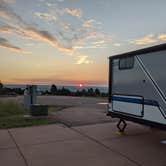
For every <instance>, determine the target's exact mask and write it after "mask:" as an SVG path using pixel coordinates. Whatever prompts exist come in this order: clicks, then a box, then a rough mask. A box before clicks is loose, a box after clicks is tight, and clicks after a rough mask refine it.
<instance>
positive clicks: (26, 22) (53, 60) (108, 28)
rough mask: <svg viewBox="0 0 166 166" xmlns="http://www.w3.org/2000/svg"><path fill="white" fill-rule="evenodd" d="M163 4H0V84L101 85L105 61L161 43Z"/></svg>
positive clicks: (136, 0) (10, 0) (139, 0)
mask: <svg viewBox="0 0 166 166" xmlns="http://www.w3.org/2000/svg"><path fill="white" fill-rule="evenodd" d="M165 6H166V1H164V0H158V1H155V0H146V1H144V0H125V1H123V0H102V1H101V0H28V1H26V0H0V58H1V61H0V70H1V71H3V72H1V73H0V80H1V81H2V82H4V83H20V84H22V83H24V84H27V83H36V84H51V83H55V84H79V83H83V84H86V85H89V84H90V85H106V84H107V78H108V59H107V58H108V57H109V56H112V55H114V54H118V53H123V52H127V51H131V50H136V49H139V48H144V47H148V46H152V45H157V44H160V43H164V42H165V40H166V30H165V27H166V23H165V17H166V11H165Z"/></svg>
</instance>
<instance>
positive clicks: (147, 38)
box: [134, 34, 157, 45]
mask: <svg viewBox="0 0 166 166" xmlns="http://www.w3.org/2000/svg"><path fill="white" fill-rule="evenodd" d="M155 42H157V40H156V39H155V37H154V35H152V34H150V35H147V36H145V37H143V38H140V39H136V40H135V41H134V43H135V44H136V45H146V44H151V43H155Z"/></svg>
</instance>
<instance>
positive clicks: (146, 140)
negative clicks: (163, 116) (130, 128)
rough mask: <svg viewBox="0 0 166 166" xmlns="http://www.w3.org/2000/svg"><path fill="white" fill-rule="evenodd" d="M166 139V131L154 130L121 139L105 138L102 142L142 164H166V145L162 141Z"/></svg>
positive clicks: (151, 165) (152, 165) (153, 165)
mask: <svg viewBox="0 0 166 166" xmlns="http://www.w3.org/2000/svg"><path fill="white" fill-rule="evenodd" d="M163 139H166V133H165V132H160V131H158V132H156V131H152V132H150V133H148V134H141V135H135V136H123V137H121V138H120V139H110V140H108V139H107V140H103V141H102V143H103V144H105V145H106V146H109V147H111V149H114V150H116V151H118V152H120V153H122V154H123V155H125V156H127V157H129V158H131V159H133V160H134V161H136V162H138V163H140V164H141V165H150V166H156V165H157V166H163V165H166V157H165V154H166V145H164V144H161V143H160V141H161V140H163Z"/></svg>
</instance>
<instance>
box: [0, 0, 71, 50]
mask: <svg viewBox="0 0 166 166" xmlns="http://www.w3.org/2000/svg"><path fill="white" fill-rule="evenodd" d="M0 16H1V17H3V18H5V19H7V20H10V21H11V22H12V24H13V25H12V26H8V27H6V30H8V31H9V30H10V31H14V32H16V33H17V34H19V35H21V36H22V37H26V39H27V38H29V39H33V40H39V41H42V42H46V43H48V44H50V45H52V46H54V47H56V48H58V49H59V50H61V51H66V52H70V51H72V50H73V49H72V47H70V46H68V45H63V44H62V43H60V41H58V39H57V38H56V37H54V36H53V35H52V34H51V33H50V32H48V31H45V30H40V29H39V28H38V27H35V26H34V25H32V24H30V23H28V22H26V21H24V20H23V19H22V18H21V17H20V16H18V15H17V14H16V13H15V12H14V11H13V10H12V9H11V8H10V7H9V6H8V4H7V3H5V1H3V0H0ZM45 16H46V15H45ZM47 16H48V15H47ZM1 31H4V29H3V28H2V26H1Z"/></svg>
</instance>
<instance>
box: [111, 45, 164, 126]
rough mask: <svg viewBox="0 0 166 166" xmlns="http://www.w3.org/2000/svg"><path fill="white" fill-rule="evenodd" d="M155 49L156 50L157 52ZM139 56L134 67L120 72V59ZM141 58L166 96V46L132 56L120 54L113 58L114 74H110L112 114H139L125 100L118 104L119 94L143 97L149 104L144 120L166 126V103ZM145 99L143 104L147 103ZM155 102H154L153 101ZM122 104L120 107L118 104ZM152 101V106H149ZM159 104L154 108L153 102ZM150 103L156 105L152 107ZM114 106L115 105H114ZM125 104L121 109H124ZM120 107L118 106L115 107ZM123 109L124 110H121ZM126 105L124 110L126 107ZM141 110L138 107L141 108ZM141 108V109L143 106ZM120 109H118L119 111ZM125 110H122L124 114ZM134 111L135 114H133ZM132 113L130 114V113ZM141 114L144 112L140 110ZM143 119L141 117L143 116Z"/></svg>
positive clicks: (112, 68) (112, 69)
mask: <svg viewBox="0 0 166 166" xmlns="http://www.w3.org/2000/svg"><path fill="white" fill-rule="evenodd" d="M154 48H155V49H154ZM130 56H134V57H135V63H134V68H132V69H127V70H119V60H120V59H121V58H122V57H130ZM136 56H138V57H139V58H140V59H141V61H142V62H143V63H144V65H145V66H146V68H147V70H148V71H149V73H150V74H151V76H152V77H153V79H154V80H155V81H156V83H157V85H158V86H159V87H160V89H161V91H162V92H163V94H164V95H165V94H166V73H165V71H166V45H165V44H164V45H162V47H161V45H160V46H155V47H152V48H148V49H145V50H140V51H134V52H130V53H129V54H124V55H118V56H114V57H112V58H110V71H109V72H110V74H109V88H110V90H109V103H111V104H109V111H110V112H114V113H115V114H121V115H122V114H128V116H130V114H131V115H134V116H136V115H137V114H139V113H138V112H135V113H134V110H133V111H132V110H131V108H132V109H133V108H134V106H133V105H132V106H131V103H130V106H128V110H126V111H125V110H124V111H123V110H122V109H124V106H125V108H126V109H127V105H129V103H128V104H127V103H125V102H122V101H114V100H113V96H114V95H116V94H123V95H131V96H142V97H143V100H144V99H145V100H146V103H144V104H143V107H144V116H143V117H141V119H143V120H145V121H146V120H147V121H150V122H151V121H152V122H155V123H162V124H166V119H165V117H166V101H165V100H163V98H162V97H161V95H160V94H159V93H158V91H157V90H156V89H155V87H154V85H153V84H152V81H151V80H150V79H149V78H148V77H147V75H146V72H144V71H143V70H142V68H141V66H140V64H139V62H138V59H137V58H136ZM143 100H142V102H143ZM152 101H154V102H152ZM118 102H119V105H118V104H117V103H118ZM148 102H149V104H147V103H148ZM155 102H156V103H158V104H157V105H153V103H155ZM150 103H151V104H152V105H150ZM112 104H113V105H112ZM120 105H121V106H120ZM115 106H116V107H115ZM117 106H118V107H117ZM119 106H120V107H119ZM122 106H123V108H122ZM138 108H139V107H137V109H138ZM140 108H141V107H140ZM116 109H117V110H116ZM120 109H121V111H120ZM129 110H131V112H130V111H129ZM128 111H129V112H128ZM138 111H141V110H138ZM139 118H140V117H139Z"/></svg>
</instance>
